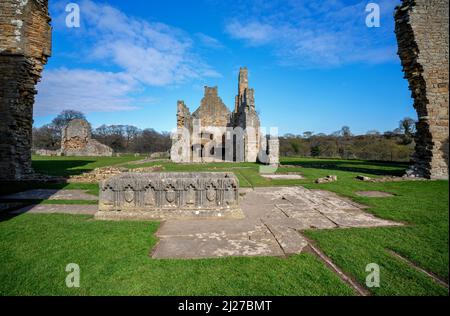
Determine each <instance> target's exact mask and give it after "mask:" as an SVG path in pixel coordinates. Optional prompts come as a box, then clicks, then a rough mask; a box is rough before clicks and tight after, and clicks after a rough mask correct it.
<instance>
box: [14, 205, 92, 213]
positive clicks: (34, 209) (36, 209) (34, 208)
mask: <svg viewBox="0 0 450 316" xmlns="http://www.w3.org/2000/svg"><path fill="white" fill-rule="evenodd" d="M97 210H98V206H97V205H80V204H38V205H28V206H25V207H22V208H20V209H18V210H15V211H11V212H9V214H13V215H19V214H23V213H38V214H55V213H59V214H76V215H77V214H78V215H79V214H86V215H94V214H95V213H96V212H97Z"/></svg>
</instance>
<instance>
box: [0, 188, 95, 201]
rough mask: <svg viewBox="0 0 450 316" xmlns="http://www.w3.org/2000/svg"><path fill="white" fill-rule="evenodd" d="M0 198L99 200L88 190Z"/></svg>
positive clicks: (31, 192)
mask: <svg viewBox="0 0 450 316" xmlns="http://www.w3.org/2000/svg"><path fill="white" fill-rule="evenodd" d="M0 198H1V199H13V200H90V201H96V200H98V197H97V196H95V195H92V194H89V193H87V191H86V190H57V189H34V190H28V191H23V192H19V193H15V194H10V195H5V196H2V197H0Z"/></svg>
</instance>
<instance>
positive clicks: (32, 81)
mask: <svg viewBox="0 0 450 316" xmlns="http://www.w3.org/2000/svg"><path fill="white" fill-rule="evenodd" d="M49 23H50V17H49V15H48V1H47V0H1V1H0V74H1V75H0V170H1V171H0V180H20V179H22V178H24V177H26V176H27V175H29V174H31V171H32V170H31V138H32V133H31V132H32V123H33V104H34V95H35V94H36V89H35V85H36V84H37V82H38V81H39V79H40V77H41V72H42V69H43V67H44V65H45V64H46V62H47V58H48V57H49V56H50V54H51V27H50V24H49Z"/></svg>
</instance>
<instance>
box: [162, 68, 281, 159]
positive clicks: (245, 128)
mask: <svg viewBox="0 0 450 316" xmlns="http://www.w3.org/2000/svg"><path fill="white" fill-rule="evenodd" d="M177 128H178V131H177V133H175V135H174V137H173V146H172V150H171V158H172V160H173V161H175V162H213V161H235V162H244V161H245V162H256V161H259V162H263V163H267V164H271V165H272V164H278V162H279V157H278V156H279V143H278V138H276V137H274V136H269V135H263V134H262V131H261V127H260V120H259V116H258V113H257V112H256V106H255V97H254V89H252V88H250V87H249V84H248V70H247V68H241V69H240V70H239V78H238V94H237V95H236V98H235V102H234V111H233V112H230V111H229V110H228V108H227V106H226V105H225V104H224V103H223V101H222V99H221V98H220V97H219V95H218V91H217V87H205V94H204V97H203V99H202V100H201V103H200V107H199V108H198V109H197V110H196V111H195V112H194V113H192V114H191V113H190V111H189V108H188V107H187V106H186V105H185V104H184V102H183V101H178V111H177Z"/></svg>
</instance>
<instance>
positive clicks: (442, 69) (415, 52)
mask: <svg viewBox="0 0 450 316" xmlns="http://www.w3.org/2000/svg"><path fill="white" fill-rule="evenodd" d="M448 6H449V4H448V0H403V3H402V5H401V6H399V7H398V8H397V9H396V12H395V21H396V35H397V40H398V48H399V49H398V53H399V56H400V59H401V61H402V65H403V69H404V72H405V77H406V79H407V80H408V82H409V86H410V89H411V92H412V97H413V98H414V107H415V109H416V110H417V113H418V118H419V122H418V123H417V133H416V136H415V142H416V150H415V154H414V157H413V166H412V168H411V170H409V171H408V173H409V174H410V175H414V176H419V177H425V178H448V146H449V145H448V144H449V140H448V138H449V135H448V132H449V130H448V101H449V100H448V79H449V77H448V71H449V68H448V62H449V59H448V53H449V52H448V45H449V42H448V25H449V24H448V23H449V16H448V9H449V8H448ZM50 55H51V26H50V17H49V13H48V1H47V0H2V1H0V74H1V76H0V118H1V119H0V141H1V143H0V169H1V170H2V172H1V173H0V180H21V179H25V178H27V177H28V176H29V175H30V174H31V173H32V169H31V138H32V133H31V132H32V122H33V117H32V116H33V103H34V95H35V94H36V89H35V85H36V83H37V82H38V81H39V79H40V77H41V72H42V69H43V67H44V65H45V64H46V62H47V58H48V57H49V56H50ZM253 94H254V92H253V90H252V89H250V88H249V87H248V78H247V71H246V69H242V70H241V71H240V74H239V92H238V95H237V97H236V100H235V109H234V111H233V112H232V113H230V112H229V111H228V109H227V108H226V106H225V105H224V104H223V102H222V101H221V99H220V98H219V97H218V94H217V88H205V97H204V99H203V100H202V103H201V105H200V108H199V109H198V110H197V111H195V112H194V113H193V114H190V112H189V110H188V109H187V107H186V106H185V105H184V103H183V102H179V103H178V114H177V118H178V124H177V125H178V128H179V129H180V130H181V129H185V130H187V131H188V132H189V131H194V130H195V129H197V128H198V129H199V130H200V131H199V132H200V135H202V134H206V135H205V136H209V139H208V137H206V138H203V137H201V138H200V140H195V139H194V140H192V139H190V136H189V135H188V136H186V135H185V134H184V136H185V139H183V134H180V135H181V136H180V135H178V139H176V140H174V141H175V143H176V141H178V143H180V141H181V143H182V142H183V141H184V142H188V141H189V147H188V150H186V152H181V153H180V148H177V147H176V146H175V147H173V148H172V154H175V155H173V158H172V159H173V160H174V161H177V162H195V161H211V160H212V161H223V160H227V161H256V160H257V157H258V155H259V154H261V153H262V154H263V155H262V156H264V155H265V156H266V162H267V163H276V162H278V148H277V147H278V143H277V141H276V140H271V139H270V138H269V139H267V138H266V137H264V136H263V135H261V134H260V133H261V131H260V130H259V118H258V115H257V113H256V110H255V103H254V95H253ZM202 126H203V127H204V126H207V127H217V128H218V129H216V130H218V131H219V132H216V130H202V128H203V127H202ZM224 127H233V128H237V127H240V128H242V129H243V130H245V131H247V130H250V129H253V131H254V133H253V134H252V135H250V136H249V135H248V134H245V135H243V137H235V136H239V134H238V135H226V134H224V133H222V131H223V128H224ZM195 134H196V133H193V134H192V135H195ZM228 136H229V137H228ZM241 136H242V135H241ZM241 141H242V142H243V148H244V150H243V152H239V151H236V150H234V151H232V152H233V154H232V156H227V155H226V153H223V145H224V144H225V145H226V144H227V142H228V144H230V143H231V144H232V146H233V147H240V145H241V144H240V142H241ZM211 144H213V146H212V147H210V146H211ZM266 144H267V148H268V149H266V150H265V149H264V148H266ZM238 145H239V146H238ZM181 151H182V150H181Z"/></svg>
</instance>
